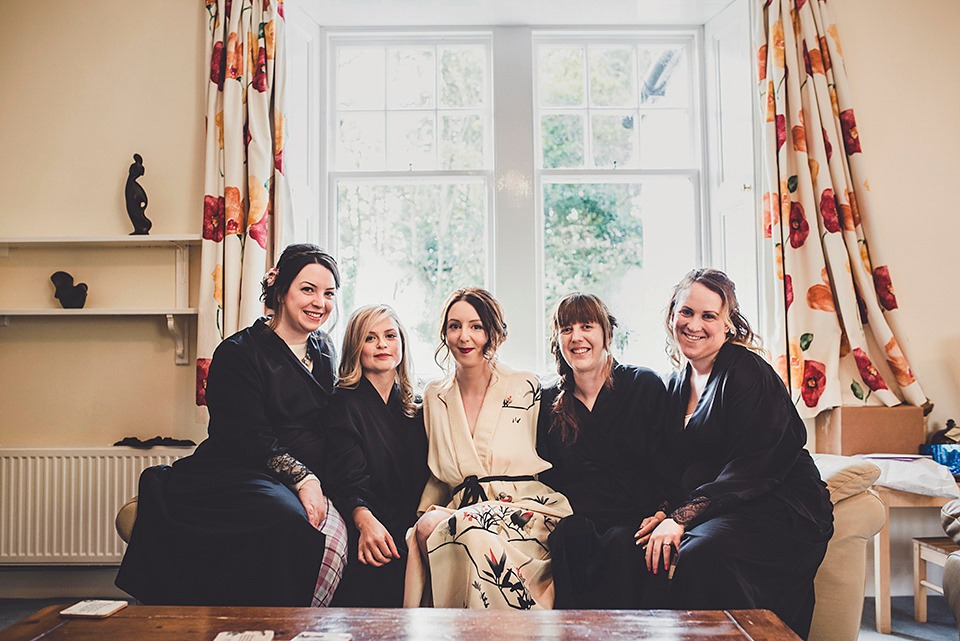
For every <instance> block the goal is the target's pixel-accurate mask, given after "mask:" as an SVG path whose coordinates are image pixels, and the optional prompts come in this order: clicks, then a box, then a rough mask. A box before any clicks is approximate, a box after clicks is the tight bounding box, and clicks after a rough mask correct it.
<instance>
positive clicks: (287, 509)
mask: <svg viewBox="0 0 960 641" xmlns="http://www.w3.org/2000/svg"><path fill="white" fill-rule="evenodd" d="M307 348H308V350H309V353H310V354H311V355H312V357H313V363H314V368H313V372H312V373H311V372H310V371H309V370H307V369H306V368H305V367H304V366H303V364H302V363H301V362H300V360H299V359H298V358H297V357H296V356H294V354H293V352H292V351H291V350H290V348H289V347H287V345H286V344H285V343H284V342H283V340H282V339H280V338H279V337H278V336H277V335H276V334H275V333H274V332H273V331H272V330H271V329H270V328H269V327H267V325H266V323H265V322H264V321H263V320H259V321H257V322H256V323H255V324H254V325H252V326H251V327H248V328H247V329H244V330H241V331H240V332H238V333H236V334H234V335H233V336H231V337H229V338H227V339H225V340H224V341H223V342H222V343H221V344H220V345H219V346H218V347H217V349H216V351H215V352H214V356H213V360H212V362H211V365H210V371H209V374H208V377H207V388H206V399H207V407H208V409H209V411H210V423H209V426H208V434H209V436H208V438H207V439H206V440H205V441H204V442H203V443H201V444H200V445H199V446H198V447H197V450H196V452H195V453H194V454H193V455H192V456H189V457H186V458H183V459H180V460H178V461H177V462H176V463H174V465H173V466H172V467H169V466H158V467H154V468H149V469H148V470H146V471H144V473H143V474H142V475H141V478H140V494H139V502H138V512H137V520H136V524H135V526H134V529H133V533H132V537H131V541H130V546H129V547H128V549H127V552H126V554H125V555H124V558H123V563H122V565H121V567H120V571H119V572H118V574H117V579H116V584H117V586H118V587H120V588H121V589H123V590H125V591H126V592H128V593H130V594H131V595H133V596H135V597H136V598H137V599H139V600H140V601H142V602H143V603H146V604H151V605H153V604H168V605H291V606H292V605H296V606H309V605H310V600H311V597H312V595H313V590H314V586H315V583H316V581H317V574H318V572H319V569H320V564H321V560H322V557H323V552H324V543H325V537H324V535H323V534H322V533H321V532H320V531H318V530H317V529H315V528H314V527H313V526H311V525H310V523H309V521H308V520H307V516H306V512H305V510H304V509H303V506H302V505H301V503H300V501H299V499H298V498H297V495H296V494H295V493H294V491H293V490H292V489H291V488H290V485H292V483H293V482H295V481H296V480H297V479H296V477H295V475H292V472H291V470H289V469H279V470H274V469H271V468H270V467H268V465H267V461H268V460H269V459H271V458H272V457H274V456H277V455H280V454H283V453H285V452H289V454H291V455H292V456H293V457H294V458H295V459H296V460H297V461H299V462H301V463H303V464H304V465H306V466H307V468H309V470H310V471H313V472H314V473H315V474H317V476H318V477H319V478H320V479H321V483H322V484H323V482H324V477H325V476H326V470H325V469H324V467H325V460H326V459H325V455H324V450H325V449H326V448H327V446H328V445H327V443H326V441H327V434H326V430H325V426H326V417H327V415H328V413H329V410H328V407H327V406H328V403H329V398H330V395H331V393H332V390H333V384H334V372H333V360H334V354H333V348H332V346H331V345H330V344H329V341H328V340H326V337H325V336H324V335H322V334H319V333H318V335H316V336H313V337H311V338H310V340H309V342H308V347H307ZM345 449H346V448H345Z"/></svg>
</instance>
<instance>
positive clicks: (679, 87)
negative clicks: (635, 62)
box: [640, 48, 690, 107]
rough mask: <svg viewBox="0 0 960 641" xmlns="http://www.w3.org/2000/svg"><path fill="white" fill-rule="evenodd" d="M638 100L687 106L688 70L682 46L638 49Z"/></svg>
mask: <svg viewBox="0 0 960 641" xmlns="http://www.w3.org/2000/svg"><path fill="white" fill-rule="evenodd" d="M640 61H641V64H640V73H641V77H642V78H643V82H642V83H641V86H640V102H642V103H644V104H656V105H658V106H671V107H673V106H680V107H682V106H687V105H688V104H689V102H690V76H689V74H690V71H689V68H688V67H687V61H686V56H684V55H683V49H679V48H674V49H644V48H641V49H640Z"/></svg>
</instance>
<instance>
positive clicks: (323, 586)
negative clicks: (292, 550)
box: [310, 499, 347, 608]
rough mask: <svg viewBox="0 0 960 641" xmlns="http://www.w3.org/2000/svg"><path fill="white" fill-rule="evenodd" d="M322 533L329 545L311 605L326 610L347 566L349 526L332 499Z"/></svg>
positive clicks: (321, 527)
mask: <svg viewBox="0 0 960 641" xmlns="http://www.w3.org/2000/svg"><path fill="white" fill-rule="evenodd" d="M320 531H321V532H323V533H324V535H325V536H326V537H327V543H326V547H325V548H324V551H323V562H322V563H321V564H320V573H319V574H318V575H317V586H316V588H314V590H313V600H312V601H311V603H310V605H312V606H313V607H315V608H325V607H327V606H328V605H329V604H330V601H331V600H332V599H333V593H334V591H335V590H336V589H337V585H339V584H340V578H341V577H342V576H343V568H344V566H345V565H346V564H347V526H346V524H345V523H344V522H343V517H342V516H340V513H339V512H337V508H335V507H333V503H331V502H330V499H327V518H326V519H324V520H323V523H321V524H320Z"/></svg>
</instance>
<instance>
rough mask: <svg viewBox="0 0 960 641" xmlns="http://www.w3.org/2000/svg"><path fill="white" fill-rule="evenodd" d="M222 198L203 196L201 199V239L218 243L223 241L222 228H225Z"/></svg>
mask: <svg viewBox="0 0 960 641" xmlns="http://www.w3.org/2000/svg"><path fill="white" fill-rule="evenodd" d="M223 210H224V201H223V196H220V197H217V196H204V197H203V237H204V238H205V239H207V240H212V241H213V242H215V243H219V242H220V241H222V240H223V233H224V228H225V227H226V225H225V221H224V217H223Z"/></svg>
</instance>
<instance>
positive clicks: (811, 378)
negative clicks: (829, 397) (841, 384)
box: [800, 361, 827, 407]
mask: <svg viewBox="0 0 960 641" xmlns="http://www.w3.org/2000/svg"><path fill="white" fill-rule="evenodd" d="M826 385H827V368H826V366H825V365H824V364H823V363H820V362H817V361H804V363H803V385H802V386H801V387H800V396H801V397H802V398H803V402H804V404H806V406H807V407H816V405H817V403H818V402H820V396H821V395H823V390H824V388H825V387H826Z"/></svg>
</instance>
